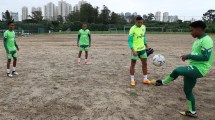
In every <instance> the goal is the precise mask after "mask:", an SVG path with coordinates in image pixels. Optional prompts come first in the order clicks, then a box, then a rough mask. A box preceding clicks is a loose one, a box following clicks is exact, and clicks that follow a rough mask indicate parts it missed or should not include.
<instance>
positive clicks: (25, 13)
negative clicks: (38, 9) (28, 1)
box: [22, 6, 28, 20]
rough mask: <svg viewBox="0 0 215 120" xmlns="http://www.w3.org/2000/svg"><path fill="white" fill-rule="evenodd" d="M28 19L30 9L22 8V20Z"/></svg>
mask: <svg viewBox="0 0 215 120" xmlns="http://www.w3.org/2000/svg"><path fill="white" fill-rule="evenodd" d="M26 19H28V8H27V7H25V6H24V7H22V20H26Z"/></svg>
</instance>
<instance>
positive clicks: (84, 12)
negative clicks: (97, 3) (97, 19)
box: [80, 3, 94, 23]
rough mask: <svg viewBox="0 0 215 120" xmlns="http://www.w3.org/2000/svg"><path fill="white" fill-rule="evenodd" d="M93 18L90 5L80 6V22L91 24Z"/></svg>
mask: <svg viewBox="0 0 215 120" xmlns="http://www.w3.org/2000/svg"><path fill="white" fill-rule="evenodd" d="M93 16H94V8H93V6H92V5H91V4H89V3H86V4H83V5H81V9H80V21H81V22H87V23H92V22H94V19H93Z"/></svg>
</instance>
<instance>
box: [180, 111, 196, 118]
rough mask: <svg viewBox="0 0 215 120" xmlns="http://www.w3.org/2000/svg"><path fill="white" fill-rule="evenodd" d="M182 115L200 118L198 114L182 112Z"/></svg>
mask: <svg viewBox="0 0 215 120" xmlns="http://www.w3.org/2000/svg"><path fill="white" fill-rule="evenodd" d="M180 114H181V115H183V116H188V117H195V118H196V117H198V116H197V113H194V114H193V113H191V112H190V111H185V112H180Z"/></svg>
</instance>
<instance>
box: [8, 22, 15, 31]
mask: <svg viewBox="0 0 215 120" xmlns="http://www.w3.org/2000/svg"><path fill="white" fill-rule="evenodd" d="M7 25H8V28H9V30H14V22H13V21H10V22H8V23H7Z"/></svg>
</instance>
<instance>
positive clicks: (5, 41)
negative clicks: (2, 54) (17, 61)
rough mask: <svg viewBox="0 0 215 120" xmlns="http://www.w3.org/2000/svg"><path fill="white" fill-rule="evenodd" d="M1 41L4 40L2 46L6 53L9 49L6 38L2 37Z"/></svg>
mask: <svg viewBox="0 0 215 120" xmlns="http://www.w3.org/2000/svg"><path fill="white" fill-rule="evenodd" d="M3 42H4V48H5V50H6V52H7V53H8V52H9V50H8V48H7V38H6V37H4V41H3Z"/></svg>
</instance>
